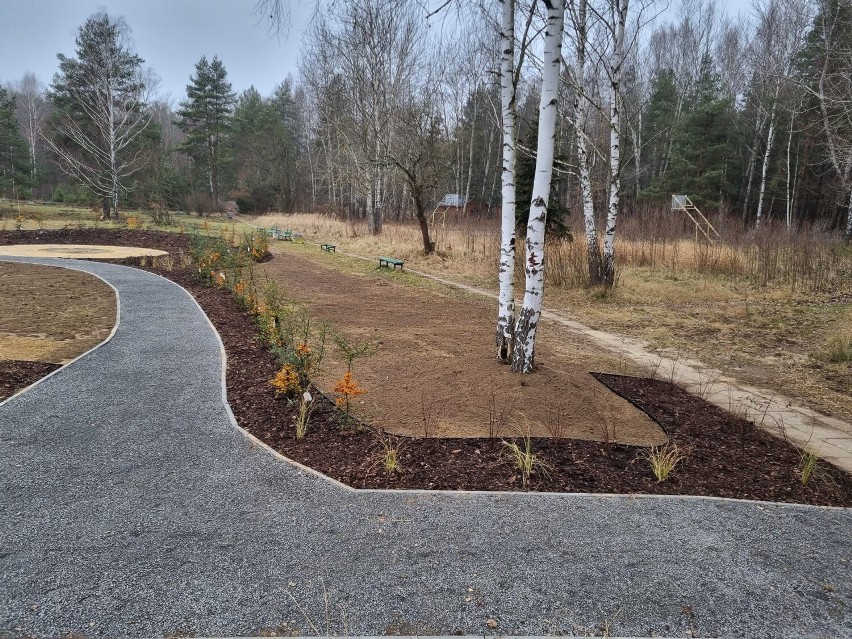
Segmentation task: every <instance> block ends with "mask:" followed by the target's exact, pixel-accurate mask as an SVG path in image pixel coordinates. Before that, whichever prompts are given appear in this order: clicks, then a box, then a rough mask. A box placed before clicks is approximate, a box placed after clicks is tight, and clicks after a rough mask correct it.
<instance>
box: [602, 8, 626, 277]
mask: <svg viewBox="0 0 852 639" xmlns="http://www.w3.org/2000/svg"><path fill="white" fill-rule="evenodd" d="M611 2H612V4H611V12H612V25H611V28H612V38H613V42H612V44H613V47H612V57H611V58H610V69H609V73H610V116H609V146H610V149H609V207H608V211H607V217H606V232H605V234H604V254H603V284H604V286H607V287H612V286H613V285H614V284H615V227H616V224H617V222H618V206H619V202H620V190H621V76H622V73H623V70H624V59H625V51H624V30H625V25H626V23H627V10H628V6H629V0H611Z"/></svg>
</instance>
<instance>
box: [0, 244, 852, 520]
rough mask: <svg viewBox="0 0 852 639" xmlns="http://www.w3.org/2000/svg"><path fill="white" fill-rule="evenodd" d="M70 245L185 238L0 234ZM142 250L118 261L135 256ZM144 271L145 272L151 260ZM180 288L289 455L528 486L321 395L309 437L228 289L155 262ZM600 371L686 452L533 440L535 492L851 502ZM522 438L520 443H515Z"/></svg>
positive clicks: (235, 383)
mask: <svg viewBox="0 0 852 639" xmlns="http://www.w3.org/2000/svg"><path fill="white" fill-rule="evenodd" d="M25 242H26V243H37V242H42V243H56V244H59V243H75V244H99V243H103V244H115V245H135V246H148V247H151V248H161V249H163V250H171V251H174V250H186V249H187V247H188V238H187V237H186V236H180V235H172V234H167V233H160V232H153V231H147V232H146V231H111V230H105V229H97V230H77V229H71V230H67V231H41V232H26V231H23V232H20V231H17V232H0V244H10V243H25ZM138 262H139V261H138V260H132V259H131V260H123V261H121V262H119V263H126V264H129V265H133V266H138ZM148 270H151V269H150V268H149V269H148ZM157 272H158V273H160V274H161V275H164V276H166V277H168V278H170V279H172V280H174V281H176V282H177V283H179V284H181V285H182V286H184V287H185V288H187V289H188V290H189V291H190V292H191V293H192V294H193V295H194V296H195V298H196V299H197V300H198V302H199V304H200V305H201V307H202V308H203V309H204V310H205V312H206V313H207V314H208V316H209V317H210V319H211V321H212V322H213V324H214V325H215V326H216V329H217V330H218V332H219V334H220V335H221V337H222V341H223V342H224V344H225V349H226V351H227V354H228V371H227V386H228V400H229V403H230V405H231V408H232V410H233V412H234V415H235V416H236V418H237V421H238V422H239V424H240V426H242V427H243V428H245V429H246V430H247V431H249V432H250V433H252V434H253V435H255V436H256V437H258V438H259V439H261V440H263V441H265V442H266V443H267V444H269V445H270V446H271V447H272V448H274V449H275V450H278V451H279V452H281V453H282V454H283V455H285V456H287V457H289V458H290V459H293V460H296V461H298V462H300V463H302V464H305V465H307V466H310V467H312V468H315V469H316V470H318V471H320V472H322V473H324V474H326V475H328V476H329V477H333V478H335V479H337V480H339V481H342V482H344V483H346V484H349V485H350V486H354V487H356V488H403V489H414V488H421V489H424V488H425V489H464V490H525V488H524V486H523V480H522V477H521V475H520V473H519V472H517V471H516V470H515V469H514V468H513V466H512V464H511V463H510V459H509V456H508V451H507V450H506V446H505V444H504V443H503V442H502V441H501V440H499V439H491V438H478V439H435V438H430V439H424V438H405V437H396V436H394V437H389V438H385V437H383V436H382V435H381V433H380V431H371V430H365V429H361V430H353V429H347V428H341V427H340V423H341V414H340V412H339V411H338V409H337V408H336V407H335V406H334V404H333V403H332V402H330V401H328V400H326V399H325V398H323V397H322V396H319V397H320V398H319V400H318V406H317V408H316V410H315V412H314V414H313V416H312V419H311V422H310V428H309V431H308V434H307V436H306V437H305V439H304V440H302V441H298V440H296V439H295V435H294V428H293V424H294V423H295V416H296V408H297V407H296V406H295V405H291V404H288V402H287V401H286V400H285V399H281V398H276V396H275V390H274V389H273V388H272V386H270V384H269V383H268V382H269V380H270V379H271V378H272V376H273V375H274V374H275V371H276V370H277V368H278V366H277V364H276V362H275V360H274V359H273V357H272V355H271V354H270V353H269V352H268V350H267V349H266V348H265V347H264V346H263V345H262V344H261V343H260V342H259V340H258V339H257V338H256V337H255V324H254V319H253V318H252V316H251V315H250V314H249V313H246V312H244V311H242V310H241V309H240V308H239V306H238V304H237V302H236V300H235V299H234V298H233V297H231V295H230V294H228V293H227V292H225V291H223V290H220V289H216V288H207V287H205V286H203V285H202V284H200V283H198V282H196V281H195V280H194V279H193V277H192V274H191V273H190V272H189V271H187V270H179V269H175V270H174V271H172V272H163V271H157ZM596 377H597V379H598V380H599V381H600V382H602V383H603V384H606V385H607V386H608V387H609V388H610V389H612V390H613V391H614V392H616V393H617V394H619V395H621V396H622V397H624V398H625V399H626V400H628V401H630V402H632V403H633V404H634V405H635V406H637V407H638V408H640V409H641V410H643V411H645V412H646V413H647V414H648V415H649V416H650V417H651V418H652V419H654V420H655V421H656V422H658V423H659V424H660V425H661V426H662V427H663V428H664V429H665V431H666V432H667V433H668V435H669V437H670V439H671V441H672V442H673V443H675V444H676V445H677V446H678V449H679V450H680V452H681V454H682V455H683V456H684V459H683V461H681V462H680V464H679V465H678V466H677V468H676V469H675V471H674V472H673V473H672V475H671V476H670V477H669V479H668V481H666V482H662V483H657V482H656V481H655V479H654V477H653V476H652V474H651V471H650V468H649V464H648V461H647V459H646V454H647V451H646V450H645V449H642V448H637V447H633V446H625V445H620V444H611V445H607V444H605V443H599V442H589V441H580V440H568V439H559V440H554V439H546V438H538V439H534V440H533V441H532V449H533V451H534V452H535V453H536V455H538V456H539V457H540V458H541V459H542V460H544V461H545V462H546V463H547V464H548V465H549V469H548V470H547V472H541V471H538V472H534V473H533V474H532V476H531V478H530V485H529V486H528V487H527V488H526V489H529V490H534V491H554V492H590V493H649V494H670V495H706V496H718V497H734V498H740V499H758V500H767V501H782V502H796V503H805V504H819V505H832V506H847V507H850V506H852V476H850V475H849V474H847V473H844V472H843V471H841V470H839V469H837V468H835V467H833V466H831V465H830V464H828V463H825V462H821V463H820V465H819V467H818V471H817V473H816V475H815V476H814V478H812V479H811V480H810V482H809V483H808V484H807V485H803V484H802V483H801V481H800V480H799V475H798V466H799V463H800V460H801V452H800V451H799V450H798V449H796V448H795V447H793V446H792V445H790V444H788V443H786V442H784V441H782V440H781V439H778V438H776V437H774V436H773V435H770V434H769V433H767V432H765V431H763V430H761V429H759V428H757V427H756V426H755V425H754V424H753V423H751V422H748V421H745V420H743V419H740V418H738V417H736V416H734V415H732V414H730V413H727V412H726V411H723V410H721V409H719V408H717V407H715V406H713V405H712V404H709V403H708V402H706V401H704V400H703V399H701V398H699V397H697V396H694V395H691V394H689V393H687V392H686V391H684V390H682V389H681V388H679V387H677V386H675V385H673V384H670V383H668V382H663V381H659V380H654V379H644V378H635V377H624V376H619V375H609V374H602V373H601V374H596ZM387 441H390V442H393V443H398V444H399V457H400V463H401V466H402V471H401V472H396V473H388V472H386V471H385V469H384V467H383V464H382V453H383V451H384V447H383V442H387ZM519 443H521V444H523V442H519Z"/></svg>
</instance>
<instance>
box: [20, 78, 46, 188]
mask: <svg viewBox="0 0 852 639" xmlns="http://www.w3.org/2000/svg"><path fill="white" fill-rule="evenodd" d="M15 93H16V113H17V116H18V120H19V121H20V123H21V133H22V134H23V136H24V139H25V140H26V141H27V146H28V147H29V152H30V175H31V176H32V180H33V182H35V181H36V179H37V178H38V155H39V148H40V146H41V144H42V133H43V131H44V124H45V119H46V118H47V113H48V105H47V100H46V99H45V87H44V85H43V84H42V83H41V82H39V81H38V78H36V76H35V75H34V74H32V73H27V74H25V75H24V77H23V78H22V79H21V81H20V82H18V84H17V86H16V87H15Z"/></svg>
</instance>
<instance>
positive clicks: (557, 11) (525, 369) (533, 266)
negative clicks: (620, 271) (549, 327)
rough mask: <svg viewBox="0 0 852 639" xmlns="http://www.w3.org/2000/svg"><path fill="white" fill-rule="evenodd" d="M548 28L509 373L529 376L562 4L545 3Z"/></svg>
mask: <svg viewBox="0 0 852 639" xmlns="http://www.w3.org/2000/svg"><path fill="white" fill-rule="evenodd" d="M545 6H546V7H547V25H546V27H545V31H544V53H543V55H542V65H543V69H542V80H541V103H540V106H539V128H538V150H537V154H536V162H535V178H534V179H533V191H532V201H531V203H530V219H529V223H528V224H527V240H526V269H525V272H526V289H525V291H524V302H523V307H522V308H521V311H520V313H519V314H518V320H517V324H516V326H515V338H514V347H513V349H512V371H513V372H516V373H531V372H532V371H533V369H534V365H535V335H536V329H537V328H538V321H539V318H540V317H541V306H542V301H543V296H544V231H545V224H546V222H547V203H548V199H549V196H550V182H551V177H552V175H553V156H554V150H555V149H554V147H555V143H556V111H557V109H556V107H557V99H558V95H559V72H560V69H561V62H562V26H563V22H564V19H565V0H545Z"/></svg>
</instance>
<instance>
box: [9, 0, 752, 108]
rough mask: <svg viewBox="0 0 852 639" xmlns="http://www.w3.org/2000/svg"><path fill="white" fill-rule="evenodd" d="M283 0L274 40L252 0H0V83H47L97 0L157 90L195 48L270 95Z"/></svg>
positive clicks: (290, 45)
mask: <svg viewBox="0 0 852 639" xmlns="http://www.w3.org/2000/svg"><path fill="white" fill-rule="evenodd" d="M284 1H285V2H288V3H289V4H290V6H291V7H293V15H292V27H291V29H290V32H289V34H288V36H287V37H286V38H281V40H280V41H279V40H278V39H277V38H276V37H275V36H274V35H273V34H271V33H270V32H269V30H268V28H267V27H268V25H267V24H266V23H263V22H262V21H261V22H260V23H259V20H260V18H259V17H258V16H257V15H255V13H254V6H255V0H0V84H5V83H6V82H10V81H17V80H19V79H20V78H21V77H22V76H23V75H24V73H26V72H27V71H31V72H33V73H35V74H36V76H37V77H38V78H39V80H41V81H42V82H44V83H45V84H49V83H50V81H51V80H52V79H53V74H54V73H55V72H56V70H57V60H56V54H57V53H64V54H65V55H68V56H72V55H73V54H74V36H75V34H76V31H77V29H78V28H79V26H80V25H82V24H83V23H84V22H85V21H86V18H88V17H89V16H90V15H92V14H93V13H95V12H96V11H97V10H98V9H99V8H101V7H104V8H106V9H107V11H108V12H109V13H110V14H111V15H116V16H124V17H125V19H126V20H127V23H128V24H129V25H130V28H131V29H132V31H133V38H134V41H135V43H136V50H137V52H138V53H139V55H141V56H142V57H143V58H144V59H145V65H146V66H147V67H151V68H153V69H154V71H155V72H156V73H157V74H158V75H159V76H160V78H161V84H160V92H161V93H162V94H165V95H169V94H170V95H171V98H172V99H173V100H174V102H175V103H177V102H178V101H179V100H181V99H183V98H184V96H185V92H186V84H187V82H188V81H189V76H190V74H192V73H193V71H194V68H195V63H196V62H197V61H198V60H199V58H201V56H202V55H206V56H207V57H208V58H212V57H213V55H218V56H219V58H220V59H221V60H222V62H223V63H224V65H225V69H226V70H227V71H228V79H229V80H230V81H231V83H232V85H233V87H234V89H235V90H236V91H238V92H239V91H242V90H244V89H247V88H248V87H249V86H251V85H254V86H255V87H257V89H258V90H259V91H260V93H261V94H262V95H269V94H271V93H272V91H273V89H274V88H275V86H276V85H278V84H279V83H280V82H281V81H282V80H284V79H285V78H286V77H287V75H288V74H292V75H293V76H296V75H297V73H296V64H297V60H298V55H299V46H300V43H301V42H300V41H301V38H302V35H303V33H304V31H305V29H306V27H307V25H308V21H309V19H310V16H311V13H312V11H313V6H314V2H313V1H311V0H301V2H300V1H299V0H284ZM412 1H415V0H412ZM427 1H428V0H427ZM676 1H677V0H673V4H674V3H675V2H676ZM419 3H420V4H423V0H419ZM719 3H720V5H721V6H724V7H726V8H727V10H728V11H729V13H731V14H732V15H736V14H737V13H739V12H740V11H746V12H747V11H748V7H749V6H750V0H719Z"/></svg>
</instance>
